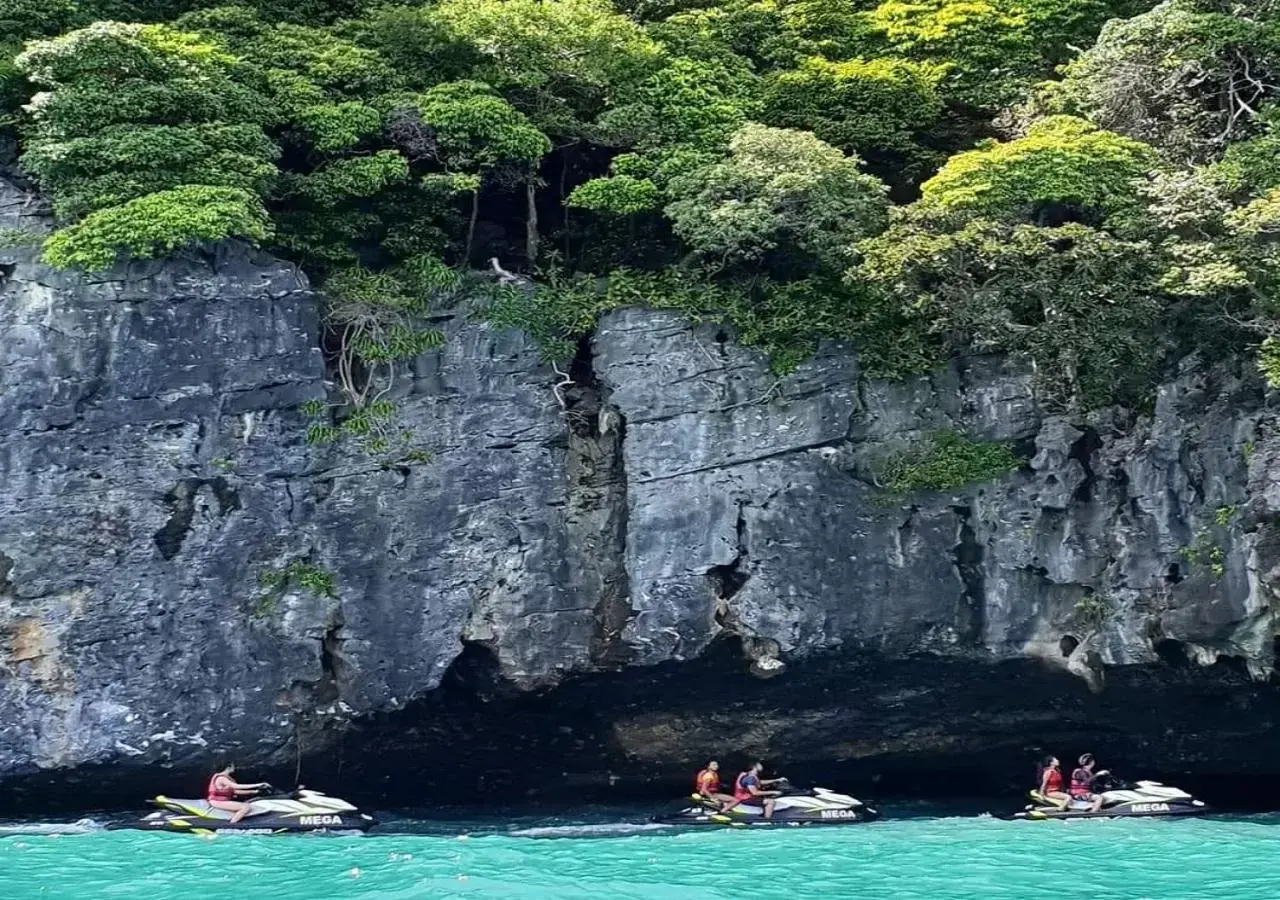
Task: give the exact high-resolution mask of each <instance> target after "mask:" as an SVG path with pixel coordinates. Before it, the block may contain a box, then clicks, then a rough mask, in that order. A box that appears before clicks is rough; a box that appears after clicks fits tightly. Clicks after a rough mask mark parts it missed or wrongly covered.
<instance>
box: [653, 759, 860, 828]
mask: <svg viewBox="0 0 1280 900" xmlns="http://www.w3.org/2000/svg"><path fill="white" fill-rule="evenodd" d="M703 771H704V772H705V771H706V770H703ZM748 774H749V775H752V776H753V777H755V778H756V779H757V780H756V781H755V782H752V783H753V784H755V785H759V784H762V783H767V784H770V785H775V786H776V787H777V790H770V791H764V790H760V789H759V787H757V791H758V793H756V794H755V795H749V796H748V798H747V799H741V800H731V801H730V804H729V805H728V806H727V807H725V808H723V809H722V808H720V805H719V803H718V802H717V801H714V800H710V799H708V798H707V797H705V796H704V795H703V794H702V793H701V792H699V793H696V794H694V795H693V798H692V799H693V801H694V802H693V805H692V806H686V807H685V808H684V809H681V810H679V811H676V812H671V813H666V814H660V815H657V816H654V817H653V821H655V822H661V823H663V824H665V825H711V826H722V827H724V826H727V827H738V828H791V827H796V826H800V825H853V824H858V823H862V822H874V821H875V820H876V819H878V818H880V813H879V811H878V810H876V809H875V808H874V807H871V806H868V805H867V804H865V803H863V802H862V801H861V800H858V799H856V798H854V797H850V796H849V795H848V794H838V793H836V792H835V791H830V790H827V789H826V788H821V787H814V788H810V789H808V790H802V789H798V788H796V787H794V786H792V785H791V783H790V782H789V781H787V779H786V778H773V779H769V780H768V781H767V782H761V781H760V780H759V772H758V769H757V767H756V766H754V765H753V766H752V767H751V768H750V769H748V770H747V771H746V772H744V773H743V775H748ZM742 780H744V781H746V780H748V779H742ZM766 794H768V795H770V796H769V797H768V798H767V799H768V800H769V801H770V805H771V807H772V810H773V815H772V816H769V817H767V818H766V816H765V810H764V801H765V799H766V797H765V795H766Z"/></svg>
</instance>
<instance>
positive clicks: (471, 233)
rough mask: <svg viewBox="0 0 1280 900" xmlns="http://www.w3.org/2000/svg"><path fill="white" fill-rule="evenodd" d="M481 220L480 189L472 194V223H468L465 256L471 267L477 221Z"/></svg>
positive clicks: (464, 258) (467, 263) (466, 262)
mask: <svg viewBox="0 0 1280 900" xmlns="http://www.w3.org/2000/svg"><path fill="white" fill-rule="evenodd" d="M479 218H480V188H479V187H477V188H476V189H475V190H474V191H472V192H471V221H470V222H468V223H467V252H466V255H465V256H463V257H462V258H463V260H464V261H465V264H466V265H468V266H469V265H471V250H472V247H473V246H474V245H475V241H476V220H477V219H479Z"/></svg>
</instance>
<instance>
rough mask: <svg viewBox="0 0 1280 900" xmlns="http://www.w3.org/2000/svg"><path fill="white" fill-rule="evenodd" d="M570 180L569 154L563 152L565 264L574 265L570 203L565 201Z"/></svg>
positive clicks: (562, 196) (562, 188)
mask: <svg viewBox="0 0 1280 900" xmlns="http://www.w3.org/2000/svg"><path fill="white" fill-rule="evenodd" d="M568 182H569V154H568V153H567V152H566V153H563V154H561V156H560V209H561V210H562V211H563V212H564V222H563V225H562V226H561V227H562V228H563V229H564V264H565V265H566V266H570V267H572V263H571V260H570V259H569V204H568V203H565V202H564V201H565V187H566V186H567V185H568Z"/></svg>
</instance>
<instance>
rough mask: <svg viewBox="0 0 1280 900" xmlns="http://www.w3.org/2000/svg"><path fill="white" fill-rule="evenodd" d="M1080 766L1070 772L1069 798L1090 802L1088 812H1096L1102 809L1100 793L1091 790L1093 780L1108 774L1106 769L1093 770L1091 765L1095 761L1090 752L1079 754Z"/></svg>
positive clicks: (1093, 764)
mask: <svg viewBox="0 0 1280 900" xmlns="http://www.w3.org/2000/svg"><path fill="white" fill-rule="evenodd" d="M1079 763H1080V768H1078V769H1076V770H1075V771H1074V772H1072V773H1071V799H1072V800H1078V801H1080V802H1082V803H1092V804H1093V805H1092V806H1091V807H1090V808H1089V812H1095V813H1096V812H1097V811H1098V810H1100V809H1102V795H1101V794H1095V793H1094V792H1093V782H1094V781H1095V780H1097V779H1098V778H1101V777H1102V776H1103V775H1106V774H1108V772H1107V770H1106V769H1103V770H1102V771H1100V772H1094V771H1093V767H1094V766H1096V765H1097V762H1096V761H1095V760H1094V758H1093V754H1092V753H1084V754H1081V756H1080V759H1079Z"/></svg>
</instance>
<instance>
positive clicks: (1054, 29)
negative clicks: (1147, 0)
mask: <svg viewBox="0 0 1280 900" xmlns="http://www.w3.org/2000/svg"><path fill="white" fill-rule="evenodd" d="M1111 11H1112V4H1111V3H1109V2H1107V0H884V2H882V3H880V5H879V6H877V7H876V8H875V9H874V10H872V11H871V13H870V14H869V16H868V21H869V22H870V24H871V26H872V28H873V29H874V31H875V32H876V33H877V34H879V35H880V36H881V38H882V39H883V40H884V41H885V42H886V43H887V44H888V46H889V47H890V48H892V51H893V52H894V53H898V54H902V55H904V56H907V57H909V58H911V59H919V60H925V61H929V62H934V63H937V64H940V65H945V66H946V67H947V69H948V70H949V73H950V77H949V80H948V84H947V93H948V95H949V96H951V97H954V98H955V99H957V100H959V101H961V102H963V103H967V104H970V105H973V106H976V107H979V108H984V109H998V108H1000V107H1002V106H1005V105H1008V104H1009V103H1012V102H1014V101H1016V100H1017V99H1019V98H1020V97H1021V96H1022V94H1023V93H1024V92H1025V91H1026V89H1027V88H1028V87H1029V85H1030V84H1031V82H1032V81H1034V80H1035V79H1037V78H1039V77H1042V76H1044V75H1048V74H1049V72H1050V71H1051V69H1052V67H1053V65H1054V64H1056V63H1058V62H1061V61H1062V59H1063V57H1064V51H1065V48H1066V46H1067V45H1068V44H1069V43H1072V42H1081V41H1084V40H1086V39H1087V37H1088V36H1089V35H1091V34H1092V33H1093V32H1095V31H1096V30H1097V28H1098V27H1100V26H1101V25H1102V23H1103V22H1104V21H1106V19H1107V17H1108V16H1109V15H1110V13H1111Z"/></svg>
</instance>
